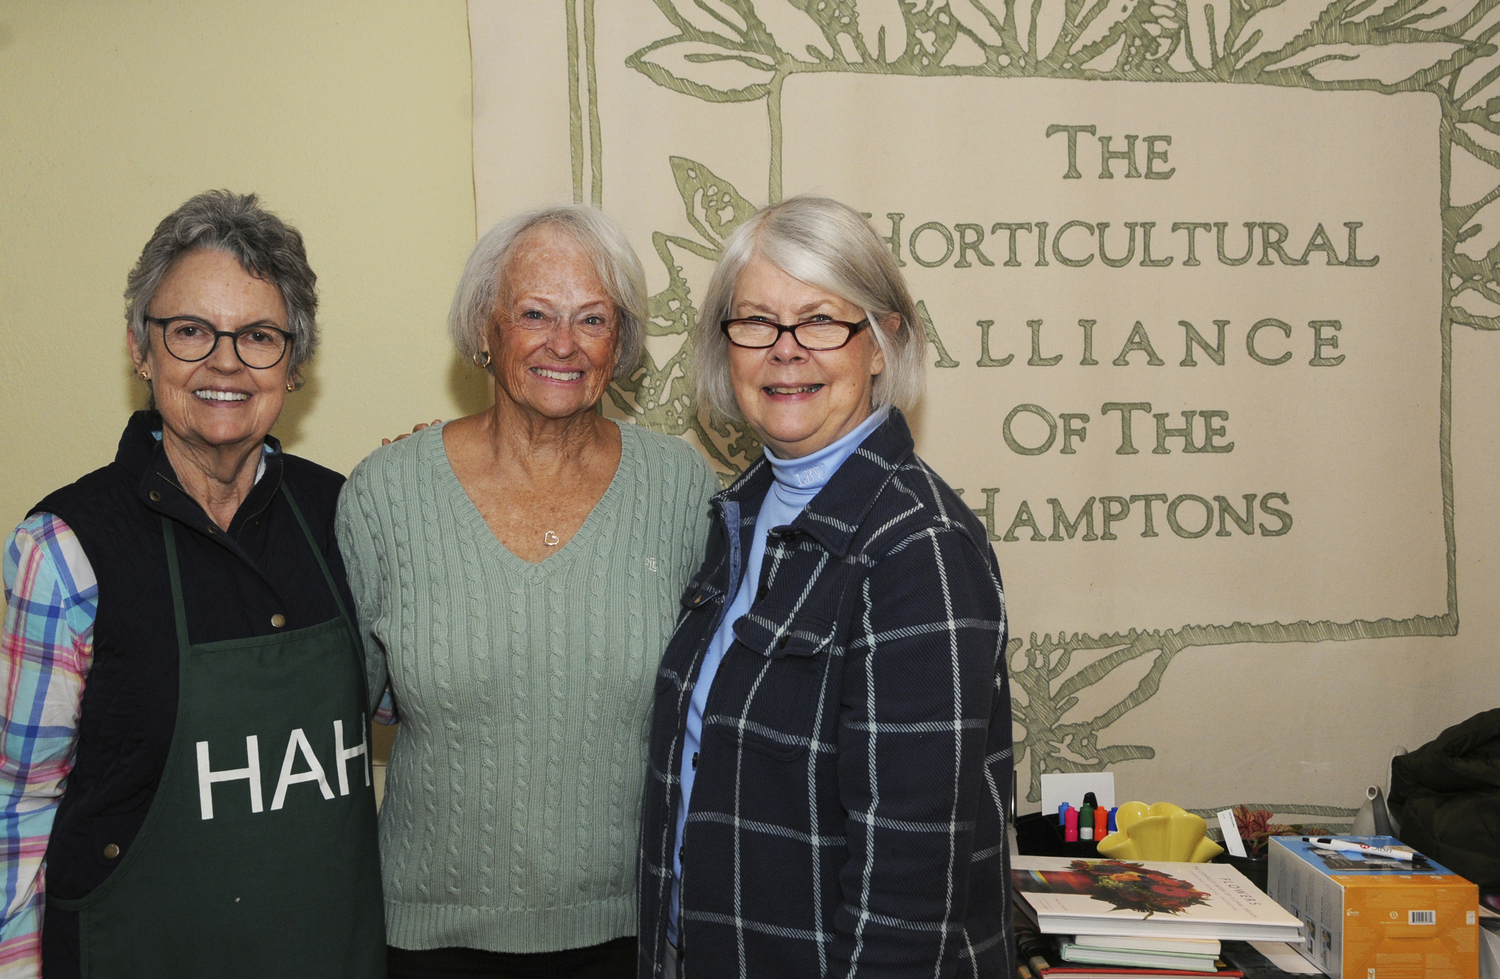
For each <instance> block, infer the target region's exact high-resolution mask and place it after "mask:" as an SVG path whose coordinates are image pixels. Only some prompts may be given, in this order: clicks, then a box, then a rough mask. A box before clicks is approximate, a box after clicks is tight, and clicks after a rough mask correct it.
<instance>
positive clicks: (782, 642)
mask: <svg viewBox="0 0 1500 979" xmlns="http://www.w3.org/2000/svg"><path fill="white" fill-rule="evenodd" d="M789 642H791V639H790V637H788V636H782V637H781V639H780V640H779V641H777V643H776V648H777V649H785V648H786V644H787V643H789Z"/></svg>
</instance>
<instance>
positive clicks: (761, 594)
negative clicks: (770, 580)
mask: <svg viewBox="0 0 1500 979" xmlns="http://www.w3.org/2000/svg"><path fill="white" fill-rule="evenodd" d="M768 591H770V589H769V588H767V587H766V586H765V585H761V586H760V587H759V588H757V589H756V590H755V600H756V601H757V602H758V601H760V600H761V599H763V598H765V597H766V592H768Z"/></svg>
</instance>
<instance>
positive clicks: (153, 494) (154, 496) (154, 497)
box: [151, 490, 161, 503]
mask: <svg viewBox="0 0 1500 979" xmlns="http://www.w3.org/2000/svg"><path fill="white" fill-rule="evenodd" d="M151 502H152V503H160V502H161V494H160V493H159V492H157V491H156V490H152V491H151Z"/></svg>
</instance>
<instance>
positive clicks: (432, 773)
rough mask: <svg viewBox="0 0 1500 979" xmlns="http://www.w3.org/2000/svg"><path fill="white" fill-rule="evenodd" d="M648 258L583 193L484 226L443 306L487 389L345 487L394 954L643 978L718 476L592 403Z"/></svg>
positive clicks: (443, 967) (446, 962) (471, 970)
mask: <svg viewBox="0 0 1500 979" xmlns="http://www.w3.org/2000/svg"><path fill="white" fill-rule="evenodd" d="M645 324H646V293H645V276H644V274H643V273H642V271H641V266H640V262H639V261H638V260H637V259H636V256H635V253H634V252H633V251H632V250H631V248H630V244H629V242H628V241H627V240H626V238H625V236H624V234H623V233H622V232H621V231H620V229H619V228H618V227H617V226H616V225H615V224H614V222H613V221H611V220H609V219H608V218H607V217H605V216H604V215H603V214H602V213H601V212H599V211H597V210H595V209H593V208H589V207H585V206H581V205H571V206H566V207H557V208H551V209H547V210H543V211H534V212H531V213H527V214H522V215H519V216H517V217H514V218H511V219H510V220H507V221H504V222H502V223H501V224H499V225H497V226H496V227H495V228H493V229H491V230H490V231H489V232H488V233H486V234H485V235H484V236H483V237H482V238H481V239H480V240H479V243H478V244H477V245H476V246H475V248H474V251H473V254H472V255H471V256H470V258H469V262H468V265H467V267H466V268H465V269H464V272H463V277H462V279H461V280H460V282H459V285H458V292H457V295H456V297H455V298H454V301H453V308H452V312H451V314H450V316H449V328H450V332H451V333H452V337H453V342H454V344H455V345H456V346H457V347H458V350H459V352H460V353H461V354H462V355H463V356H464V357H466V358H469V359H471V360H472V361H473V363H474V364H475V365H476V366H477V367H479V368H481V369H483V370H485V371H487V372H488V373H489V374H490V375H491V377H492V378H493V387H494V404H493V405H491V406H490V407H489V408H488V409H487V410H485V411H482V412H480V413H479V414H476V415H470V416H469V417H467V418H460V419H458V420H456V421H451V422H448V423H447V424H439V425H434V426H433V427H431V428H427V429H425V430H422V431H420V432H418V433H417V434H415V435H413V436H411V437H410V438H407V439H405V440H403V441H398V442H396V443H394V444H392V445H389V446H387V447H385V448H381V449H378V450H376V451H375V453H374V454H373V455H371V456H370V457H369V458H368V459H366V460H365V461H364V462H362V463H360V465H359V466H358V467H357V468H356V469H355V471H354V473H353V475H351V476H350V479H349V485H348V486H347V487H346V488H345V490H344V494H343V498H342V499H341V500H340V503H339V531H338V532H339V540H340V542H341V543H342V544H343V545H344V551H345V553H346V554H347V555H348V558H349V577H350V582H351V584H352V585H353V588H354V593H355V596H356V601H357V603H358V605H359V618H360V622H361V625H362V628H363V630H364V637H365V649H366V653H367V656H368V662H369V674H370V682H371V684H372V687H371V689H372V692H374V693H377V694H378V693H379V692H381V691H382V690H383V688H384V687H385V686H386V684H387V681H389V685H390V692H391V693H392V695H393V697H394V708H395V711H396V713H397V715H398V717H399V720H400V725H399V727H398V728H397V731H396V740H395V745H394V747H393V749H392V753H391V761H390V767H389V769H388V773H389V774H388V776H387V779H388V780H387V782H386V795H385V802H384V804H383V807H382V809H381V813H380V828H381V857H382V862H383V871H384V880H385V898H386V923H387V928H388V932H389V941H390V944H391V949H390V957H389V960H388V961H389V969H390V975H391V976H393V977H406V976H413V977H415V976H422V977H426V976H478V975H483V976H559V977H560V976H577V977H616V976H618V977H630V976H634V974H635V961H636V947H635V946H636V943H635V926H636V914H635V841H636V839H637V835H638V819H639V805H640V792H641V778H642V775H643V773H644V771H645V738H646V718H647V713H648V711H649V708H650V704H651V690H652V683H653V681H654V677H655V671H656V664H657V661H658V660H659V658H660V656H661V651H662V649H663V647H665V645H666V641H667V637H668V636H669V635H670V634H671V631H672V624H673V621H674V620H675V618H676V615H677V612H678V609H679V605H678V599H679V597H680V596H681V594H682V588H683V586H684V585H685V584H686V582H687V580H688V576H689V575H690V574H691V573H692V569H693V567H694V566H695V564H696V562H697V560H698V557H699V555H700V554H701V553H702V549H703V543H704V540H705V538H706V536H707V533H708V498H709V496H710V495H711V494H712V493H713V491H714V490H715V489H717V488H718V482H717V479H716V478H715V477H714V475H713V473H712V471H711V470H710V469H709V468H708V466H707V464H706V463H704V462H703V460H702V458H701V457H700V456H699V455H698V454H697V453H696V452H695V451H694V450H693V449H692V447H691V446H689V445H688V444H687V443H685V442H683V441H681V440H679V439H675V438H671V437H669V436H665V435H659V434H656V433H654V432H650V431H647V430H645V429H643V428H639V427H637V426H634V425H621V424H617V423H616V422H614V421H611V420H610V419H608V418H606V417H605V416H604V415H603V414H601V413H600V410H599V405H600V400H601V399H602V398H603V396H604V393H605V389H606V387H607V386H608V385H609V383H610V381H611V380H612V379H614V378H620V377H625V376H626V375H628V374H629V373H630V372H631V371H632V370H633V369H634V367H635V364H636V361H637V359H638V358H639V356H640V352H641V345H642V342H643V340H644V331H645Z"/></svg>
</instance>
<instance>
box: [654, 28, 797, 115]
mask: <svg viewBox="0 0 1500 979" xmlns="http://www.w3.org/2000/svg"><path fill="white" fill-rule="evenodd" d="M625 63H626V64H628V65H629V66H630V67H632V68H634V69H636V70H637V71H639V72H641V73H642V74H644V75H645V76H646V77H647V78H650V79H651V80H652V81H653V82H655V83H656V84H658V85H660V86H661V87H662V88H666V89H671V90H672V91H674V92H680V93H681V94H683V95H691V96H693V97H694V98H697V99H702V100H703V101H705V102H755V101H758V100H760V99H763V98H765V97H766V94H767V93H768V92H769V91H770V78H769V75H770V74H771V73H773V72H774V71H775V70H776V68H775V65H773V64H768V63H767V62H766V61H765V60H764V59H762V58H759V57H756V56H755V55H753V54H748V53H744V52H739V51H734V50H732V49H730V50H725V49H722V48H719V47H717V46H715V45H713V44H710V43H708V42H705V41H698V40H694V39H691V38H685V37H682V36H680V35H679V36H677V37H669V38H664V39H663V40H660V41H653V42H652V43H650V44H648V45H646V46H645V47H644V48H641V49H640V50H639V51H637V52H636V53H635V54H632V55H631V56H630V57H629V58H627V59H625Z"/></svg>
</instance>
